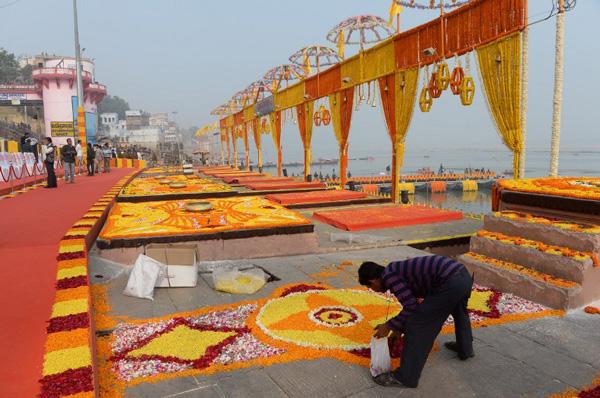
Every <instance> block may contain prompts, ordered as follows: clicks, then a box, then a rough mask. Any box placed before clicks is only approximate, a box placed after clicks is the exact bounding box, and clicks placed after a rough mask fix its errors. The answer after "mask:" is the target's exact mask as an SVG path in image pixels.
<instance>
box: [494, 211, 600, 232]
mask: <svg viewBox="0 0 600 398" xmlns="http://www.w3.org/2000/svg"><path fill="white" fill-rule="evenodd" d="M494 215H495V216H496V217H504V218H508V219H511V220H519V221H526V222H529V223H534V224H542V225H549V226H552V227H556V228H561V229H567V230H570V231H577V232H585V233H588V234H600V225H597V224H592V223H584V222H578V221H568V220H562V219H559V218H551V217H542V216H533V215H531V214H528V213H522V212H518V211H508V210H506V211H500V212H497V213H494Z"/></svg>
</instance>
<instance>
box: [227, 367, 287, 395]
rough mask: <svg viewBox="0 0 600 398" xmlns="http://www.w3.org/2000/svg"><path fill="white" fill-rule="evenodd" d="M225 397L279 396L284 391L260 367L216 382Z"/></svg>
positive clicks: (283, 393)
mask: <svg viewBox="0 0 600 398" xmlns="http://www.w3.org/2000/svg"><path fill="white" fill-rule="evenodd" d="M217 385H218V386H219V388H220V389H221V391H222V392H223V393H224V396H225V397H231V398H244V397H248V398H255V397H262V398H280V397H287V395H286V394H285V392H284V391H283V390H282V389H281V388H279V386H278V385H277V384H276V383H275V382H274V381H273V379H272V378H271V377H270V376H269V375H268V374H267V373H266V372H265V371H264V370H262V369H259V370H254V371H252V372H248V373H246V374H242V375H237V376H236V377H227V378H224V379H221V380H219V382H218V383H217Z"/></svg>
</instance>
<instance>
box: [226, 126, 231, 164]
mask: <svg viewBox="0 0 600 398" xmlns="http://www.w3.org/2000/svg"><path fill="white" fill-rule="evenodd" d="M230 132H231V129H230V128H229V127H228V128H226V129H225V139H226V140H227V165H229V166H231V146H230V144H229V135H230Z"/></svg>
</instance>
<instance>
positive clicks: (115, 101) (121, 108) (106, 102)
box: [98, 95, 129, 120]
mask: <svg viewBox="0 0 600 398" xmlns="http://www.w3.org/2000/svg"><path fill="white" fill-rule="evenodd" d="M128 110H129V103H128V102H127V101H125V100H124V99H122V98H119V97H118V96H116V95H115V96H114V97H113V96H111V95H107V96H106V97H104V99H103V100H102V101H101V102H100V103H99V104H98V114H99V115H100V114H103V113H117V114H118V115H119V119H121V120H125V111H128Z"/></svg>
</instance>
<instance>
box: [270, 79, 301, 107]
mask: <svg viewBox="0 0 600 398" xmlns="http://www.w3.org/2000/svg"><path fill="white" fill-rule="evenodd" d="M304 101H305V99H304V82H303V81H301V82H298V83H296V84H294V85H293V86H290V87H288V88H285V89H282V90H281V91H279V92H277V94H275V99H274V103H275V105H276V106H277V105H279V106H278V107H277V108H278V109H279V110H284V109H288V108H291V107H293V106H296V105H300V104H301V103H303V102H304Z"/></svg>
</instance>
